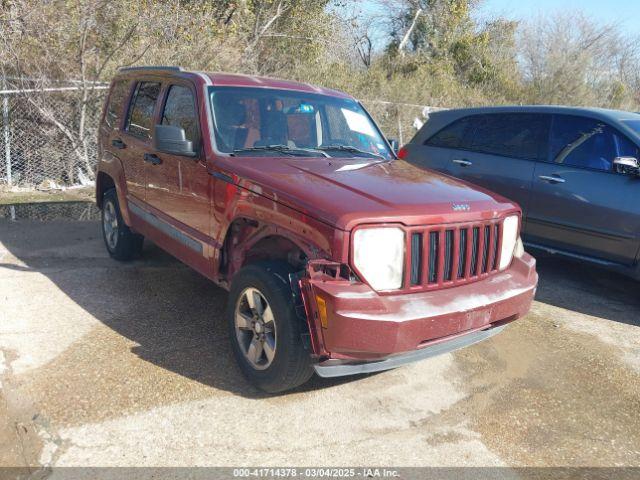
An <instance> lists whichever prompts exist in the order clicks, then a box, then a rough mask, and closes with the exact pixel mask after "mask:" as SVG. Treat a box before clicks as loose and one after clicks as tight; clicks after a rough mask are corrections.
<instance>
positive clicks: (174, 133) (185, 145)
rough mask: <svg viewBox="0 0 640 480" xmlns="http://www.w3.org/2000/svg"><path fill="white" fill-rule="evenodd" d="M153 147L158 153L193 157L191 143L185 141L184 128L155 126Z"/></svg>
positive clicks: (194, 153) (193, 152)
mask: <svg viewBox="0 0 640 480" xmlns="http://www.w3.org/2000/svg"><path fill="white" fill-rule="evenodd" d="M153 141H154V145H155V148H156V150H158V151H159V152H165V153H171V154H173V155H182V156H185V157H195V156H196V152H195V151H194V150H193V142H192V141H191V140H187V138H186V135H185V133H184V128H180V127H175V126H173V125H156V132H155V136H154V140H153Z"/></svg>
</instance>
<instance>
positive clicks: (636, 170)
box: [613, 157, 640, 175]
mask: <svg viewBox="0 0 640 480" xmlns="http://www.w3.org/2000/svg"><path fill="white" fill-rule="evenodd" d="M613 167H614V169H615V171H616V172H617V173H622V174H624V175H640V162H638V159H637V158H634V157H616V158H614V159H613Z"/></svg>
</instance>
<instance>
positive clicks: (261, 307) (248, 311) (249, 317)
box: [227, 262, 313, 393]
mask: <svg viewBox="0 0 640 480" xmlns="http://www.w3.org/2000/svg"><path fill="white" fill-rule="evenodd" d="M292 271H293V270H292V268H291V267H290V266H289V265H287V264H286V263H282V262H262V263H257V264H254V265H249V266H246V267H244V268H242V269H241V270H240V271H239V272H238V273H237V274H236V275H235V277H234V279H233V282H232V284H231V291H230V294H229V302H228V305H227V321H228V328H229V336H230V338H231V345H232V350H233V353H234V356H235V358H236V361H237V362H238V365H239V367H240V370H241V371H242V373H243V374H244V376H245V377H246V378H247V379H248V380H249V382H251V383H252V384H253V385H255V386H256V387H258V388H259V389H261V390H264V391H265V392H269V393H276V392H282V391H284V390H290V389H292V388H295V387H297V386H299V385H301V384H303V383H305V382H306V381H307V380H309V378H311V376H312V375H313V369H312V367H311V361H310V356H309V352H308V351H307V350H305V349H304V346H303V344H302V337H301V333H302V329H303V322H302V321H301V320H300V318H299V317H298V316H297V314H296V311H295V306H294V304H293V300H292V296H291V286H290V285H289V274H290V273H291V272H292Z"/></svg>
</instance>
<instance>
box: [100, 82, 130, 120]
mask: <svg viewBox="0 0 640 480" xmlns="http://www.w3.org/2000/svg"><path fill="white" fill-rule="evenodd" d="M127 93H129V82H128V81H125V80H118V81H117V82H115V83H114V84H113V87H112V88H111V95H110V96H109V106H108V107H107V114H106V116H105V120H104V121H105V123H106V124H107V125H109V126H110V127H111V128H118V126H119V125H118V124H119V122H120V118H121V117H120V115H122V105H123V103H124V99H125V97H126V96H127Z"/></svg>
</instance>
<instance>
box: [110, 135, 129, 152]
mask: <svg viewBox="0 0 640 480" xmlns="http://www.w3.org/2000/svg"><path fill="white" fill-rule="evenodd" d="M111 145H113V146H114V147H116V148H118V149H120V150H122V149H123V148H126V147H127V146H126V145H125V143H124V142H123V141H122V140H120V139H119V138H116V139H114V140H111Z"/></svg>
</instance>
